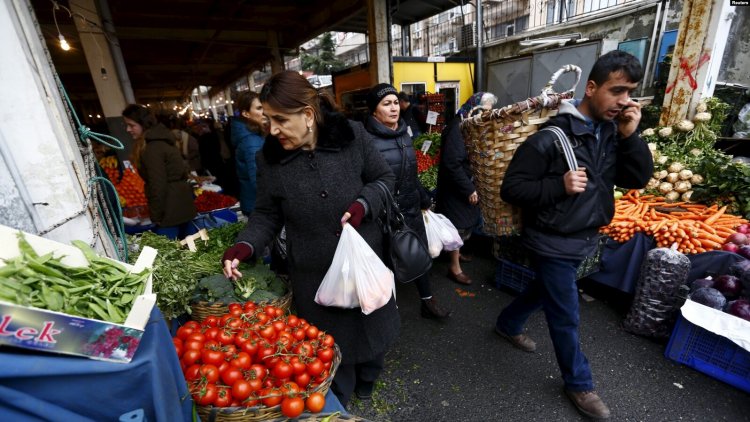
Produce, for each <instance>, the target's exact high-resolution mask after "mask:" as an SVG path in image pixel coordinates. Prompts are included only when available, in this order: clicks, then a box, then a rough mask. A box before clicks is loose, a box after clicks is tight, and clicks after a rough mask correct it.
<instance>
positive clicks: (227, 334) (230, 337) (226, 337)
mask: <svg viewBox="0 0 750 422" xmlns="http://www.w3.org/2000/svg"><path fill="white" fill-rule="evenodd" d="M216 340H219V343H221V344H232V343H234V334H232V332H231V331H230V330H226V329H225V330H221V331H220V332H219V334H217V335H216Z"/></svg>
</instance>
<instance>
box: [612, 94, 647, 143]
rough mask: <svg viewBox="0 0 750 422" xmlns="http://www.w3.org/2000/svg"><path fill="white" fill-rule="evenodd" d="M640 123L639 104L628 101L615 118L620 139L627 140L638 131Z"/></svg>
mask: <svg viewBox="0 0 750 422" xmlns="http://www.w3.org/2000/svg"><path fill="white" fill-rule="evenodd" d="M640 123H641V104H640V103H638V102H637V101H633V100H632V99H631V100H628V103H627V105H625V107H624V108H623V109H622V111H621V112H620V115H619V116H617V131H618V132H619V134H620V137H621V138H627V137H628V136H630V135H632V134H633V132H635V131H636V129H638V125H639V124H640Z"/></svg>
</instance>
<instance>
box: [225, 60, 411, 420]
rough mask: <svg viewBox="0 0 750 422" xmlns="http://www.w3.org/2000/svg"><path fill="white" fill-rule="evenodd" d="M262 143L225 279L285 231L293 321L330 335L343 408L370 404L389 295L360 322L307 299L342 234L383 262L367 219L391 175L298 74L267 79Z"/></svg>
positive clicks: (387, 337)
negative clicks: (253, 190)
mask: <svg viewBox="0 0 750 422" xmlns="http://www.w3.org/2000/svg"><path fill="white" fill-rule="evenodd" d="M260 100H261V103H262V105H263V113H264V114H265V115H266V116H267V118H268V120H269V135H268V136H267V137H266V140H265V143H264V144H263V148H262V149H261V151H260V152H258V154H257V160H256V161H257V164H258V172H257V174H258V184H257V185H258V192H257V198H256V201H255V209H254V210H253V212H252V214H250V216H249V217H248V221H247V225H246V227H245V229H244V230H243V231H242V232H240V234H239V235H238V236H237V239H236V244H235V245H234V246H232V247H230V248H229V249H227V250H226V252H225V253H224V256H223V257H222V265H223V267H224V275H225V276H226V277H228V278H232V279H237V278H238V277H241V276H242V274H241V273H240V272H239V271H238V270H237V265H238V264H239V262H240V261H247V260H251V259H253V258H257V257H258V254H262V253H263V249H264V248H265V247H266V246H267V245H269V244H270V243H271V241H272V240H273V238H274V236H276V235H277V234H278V233H279V232H280V231H281V228H282V227H285V228H286V242H287V256H288V265H289V268H288V269H289V279H290V281H291V286H292V291H293V292H294V295H293V300H294V308H295V309H296V311H297V315H299V316H300V317H301V318H304V319H306V320H307V321H309V322H310V323H312V324H313V325H315V326H317V327H319V328H320V329H322V330H324V331H326V332H328V333H330V334H331V335H333V337H334V338H335V339H336V344H338V346H339V347H340V349H341V355H342V360H341V364H340V365H339V368H338V370H337V372H336V375H335V376H334V378H333V384H332V386H331V390H332V391H333V392H334V393H335V394H336V396H337V397H338V399H339V401H340V402H341V404H342V405H344V406H346V404H347V403H348V401H349V398H350V396H351V394H352V393H356V395H357V397H359V398H360V399H363V398H368V397H370V395H371V394H372V391H373V388H374V385H375V380H377V378H378V376H379V375H380V373H381V372H382V370H383V366H384V363H385V353H386V351H387V350H388V349H389V347H390V346H391V344H393V342H394V341H395V340H396V338H397V337H398V332H399V326H400V319H399V315H398V310H397V309H396V299H395V297H394V296H393V295H391V297H390V300H389V301H388V303H387V304H385V305H384V306H383V307H381V308H379V309H377V310H375V311H373V312H372V313H370V314H368V315H365V314H363V313H362V309H361V308H354V309H342V308H336V307H329V306H322V305H319V304H317V303H316V302H315V294H316V292H317V290H318V287H319V286H320V284H321V282H322V280H323V277H324V276H325V274H326V272H327V271H328V268H329V267H330V265H331V262H332V261H333V255H334V253H335V251H336V247H337V245H338V242H339V236H340V234H341V230H342V225H343V224H351V226H352V227H353V228H355V229H356V230H357V232H358V233H359V234H360V235H361V236H362V238H363V239H364V240H365V241H366V242H367V243H368V244H369V245H370V247H372V249H373V251H375V253H376V254H378V255H379V256H381V257H382V251H383V233H382V232H381V231H380V228H379V227H378V224H377V222H376V221H375V220H374V218H373V216H377V215H379V214H380V211H381V210H382V208H383V200H384V199H385V198H384V193H383V192H382V190H381V189H380V188H379V187H378V184H379V183H384V184H385V185H386V186H387V187H388V188H389V189H390V188H391V187H392V186H393V173H392V172H391V171H390V169H389V167H388V164H387V163H386V162H385V161H384V160H383V158H382V157H381V156H380V154H379V153H378V151H377V150H376V149H375V148H374V146H373V143H372V142H371V140H370V137H369V136H368V134H367V132H366V131H365V129H364V128H363V127H362V125H361V124H358V123H354V122H350V121H349V120H347V119H346V117H345V116H344V115H343V114H341V113H339V112H338V111H337V110H336V107H335V105H334V102H333V99H332V98H330V96H328V94H325V93H320V94H319V93H318V91H317V90H316V89H315V88H314V87H313V86H312V85H311V84H310V82H308V81H307V79H305V78H304V77H303V76H301V75H300V74H299V73H297V72H293V71H284V72H280V73H277V74H275V75H273V76H272V77H271V79H269V80H268V81H267V82H266V83H265V85H264V86H263V89H262V90H261V93H260Z"/></svg>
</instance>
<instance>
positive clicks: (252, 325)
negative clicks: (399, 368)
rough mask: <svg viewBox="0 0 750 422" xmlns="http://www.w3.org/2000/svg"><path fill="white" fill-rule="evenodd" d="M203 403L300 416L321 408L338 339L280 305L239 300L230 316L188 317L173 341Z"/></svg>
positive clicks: (197, 398) (192, 388) (231, 307)
mask: <svg viewBox="0 0 750 422" xmlns="http://www.w3.org/2000/svg"><path fill="white" fill-rule="evenodd" d="M172 341H173V343H174V347H175V350H176V352H177V356H178V357H179V358H180V366H181V367H182V370H183V373H184V375H185V379H186V380H187V382H188V386H189V389H190V393H191V394H192V396H193V399H194V401H195V402H196V404H198V405H200V406H216V407H254V406H266V407H268V408H271V407H274V406H279V405H281V413H282V414H283V415H284V416H286V417H288V418H294V417H296V416H298V415H299V414H301V413H302V412H303V411H304V410H305V408H307V410H309V411H310V412H313V413H317V412H320V411H321V410H322V409H323V407H324V406H325V396H324V395H323V394H322V393H321V392H316V391H315V390H316V388H317V387H318V386H319V385H320V384H321V383H323V382H325V381H326V380H327V379H328V377H329V376H331V375H332V374H331V371H332V367H333V362H334V357H335V356H336V351H335V346H334V339H333V336H331V335H330V334H326V333H325V332H323V331H321V330H319V329H318V328H317V327H315V326H314V325H312V324H310V323H308V322H307V321H306V320H305V319H303V318H299V317H297V316H295V315H287V314H286V313H285V312H284V310H282V309H281V308H278V307H275V306H270V305H267V306H259V305H256V304H255V303H253V302H246V303H244V304H240V303H232V304H230V305H229V306H228V313H227V314H225V315H222V316H209V317H207V318H206V319H204V320H203V321H202V322H200V323H199V322H197V321H188V322H187V323H185V325H183V326H181V327H180V328H178V329H177V333H176V336H175V337H174V338H173V339H172Z"/></svg>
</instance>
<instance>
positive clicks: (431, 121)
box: [426, 111, 438, 125]
mask: <svg viewBox="0 0 750 422" xmlns="http://www.w3.org/2000/svg"><path fill="white" fill-rule="evenodd" d="M437 118H438V113H437V112H436V111H428V112H427V120H426V122H427V124H428V125H436V124H437Z"/></svg>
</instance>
